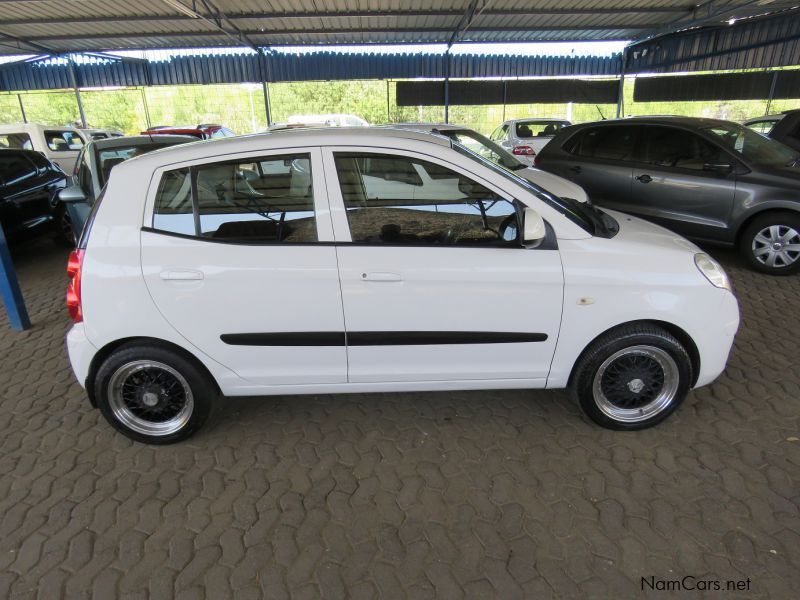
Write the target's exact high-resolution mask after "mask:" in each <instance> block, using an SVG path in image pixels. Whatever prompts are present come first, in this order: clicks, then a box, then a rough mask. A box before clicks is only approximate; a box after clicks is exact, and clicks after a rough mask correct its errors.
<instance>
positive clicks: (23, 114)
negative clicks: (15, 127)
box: [17, 94, 28, 123]
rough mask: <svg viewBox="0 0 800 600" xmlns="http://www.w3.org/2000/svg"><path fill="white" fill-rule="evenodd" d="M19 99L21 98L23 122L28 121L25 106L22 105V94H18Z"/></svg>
mask: <svg viewBox="0 0 800 600" xmlns="http://www.w3.org/2000/svg"><path fill="white" fill-rule="evenodd" d="M17 100H19V112H21V113H22V122H23V123H27V122H28V117H26V116H25V107H24V106H23V105H22V94H17Z"/></svg>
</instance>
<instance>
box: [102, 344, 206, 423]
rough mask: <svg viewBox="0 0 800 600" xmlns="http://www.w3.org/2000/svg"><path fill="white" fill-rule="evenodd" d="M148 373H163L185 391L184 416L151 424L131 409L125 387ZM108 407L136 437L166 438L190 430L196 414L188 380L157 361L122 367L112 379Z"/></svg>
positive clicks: (181, 413) (140, 362) (137, 361)
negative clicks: (145, 372) (131, 380)
mask: <svg viewBox="0 0 800 600" xmlns="http://www.w3.org/2000/svg"><path fill="white" fill-rule="evenodd" d="M145 369H161V370H162V371H165V372H167V373H169V374H170V375H172V376H173V377H175V379H176V380H177V381H178V383H179V384H180V385H181V387H182V388H183V393H184V395H185V402H184V405H183V407H182V408H181V410H180V412H179V413H178V414H177V415H175V416H174V417H172V418H171V419H168V420H166V421H148V420H147V419H143V418H142V417H139V416H138V415H136V414H134V413H133V411H131V409H130V408H129V407H128V405H127V403H126V402H125V400H124V399H123V397H122V386H123V385H124V383H125V381H126V380H127V379H128V378H129V377H130V376H131V375H133V374H134V373H138V372H139V371H142V370H145ZM108 404H109V407H110V408H111V412H112V413H113V415H114V418H115V419H117V421H118V422H119V423H120V424H122V425H124V426H125V427H127V428H128V429H130V430H131V431H134V432H136V433H139V434H142V435H146V436H149V437H164V436H168V435H172V434H174V433H176V432H178V431H180V430H181V429H183V427H185V426H186V424H187V423H188V422H189V419H190V418H191V417H192V413H193V412H194V396H193V395H192V389H191V387H189V383H188V382H187V381H186V378H185V377H184V376H183V375H181V374H180V373H179V372H178V371H177V370H175V369H174V368H173V367H171V366H169V365H167V364H165V363H162V362H158V361H155V360H134V361H131V362H128V363H125V364H124V365H122V366H120V367H119V368H118V369H117V370H116V371H114V373H113V374H112V375H111V378H110V379H109V382H108Z"/></svg>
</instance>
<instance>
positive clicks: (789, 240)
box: [750, 224, 800, 269]
mask: <svg viewBox="0 0 800 600" xmlns="http://www.w3.org/2000/svg"><path fill="white" fill-rule="evenodd" d="M750 248H751V250H752V252H753V257H754V258H755V259H756V260H757V261H758V262H760V263H761V264H762V265H766V266H767V267H771V268H773V269H780V268H785V267H789V266H791V265H793V264H794V263H795V262H796V261H797V260H798V258H800V232H798V231H797V230H796V229H795V228H794V227H791V226H789V225H780V224H777V225H770V226H769V227H764V228H763V229H762V230H761V231H759V232H758V233H756V235H755V237H753V241H752V243H751V245H750Z"/></svg>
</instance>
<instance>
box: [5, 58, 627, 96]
mask: <svg viewBox="0 0 800 600" xmlns="http://www.w3.org/2000/svg"><path fill="white" fill-rule="evenodd" d="M446 60H447V56H446V55H445V54H443V53H394V54H387V53H368V52H363V53H355V52H354V53H340V52H328V51H320V52H307V53H296V54H293V53H287V52H281V51H277V50H272V51H267V52H265V53H264V54H263V55H259V54H256V53H252V52H251V53H241V54H225V55H219V54H214V55H194V56H173V57H170V58H169V59H167V60H158V61H150V62H148V61H141V60H130V59H108V58H103V57H98V56H95V55H79V56H76V60H75V75H76V79H77V82H78V85H79V86H80V87H104V86H140V85H182V84H210V83H243V82H259V81H261V77H262V74H263V76H264V77H265V78H266V80H267V81H316V80H327V79H413V78H420V77H422V78H443V77H445V76H446V75H447V65H446V62H445V61H446ZM450 61H451V63H450V76H451V77H460V78H475V77H532V76H555V75H576V76H578V75H580V76H584V75H616V74H618V73H619V68H620V58H619V56H612V57H597V56H595V57H592V56H579V57H562V56H525V55H484V54H456V55H453V56H451V57H450ZM69 87H72V83H71V79H70V74H69V60H68V59H67V58H64V57H58V58H46V59H41V60H37V61H32V62H23V63H12V64H6V65H0V90H4V91H12V90H41V89H63V88H69Z"/></svg>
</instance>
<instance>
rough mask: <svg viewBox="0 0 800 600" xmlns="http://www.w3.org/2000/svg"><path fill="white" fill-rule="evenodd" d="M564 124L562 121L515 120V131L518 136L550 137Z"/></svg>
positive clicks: (564, 125)
mask: <svg viewBox="0 0 800 600" xmlns="http://www.w3.org/2000/svg"><path fill="white" fill-rule="evenodd" d="M566 125H567V124H566V123H564V122H563V121H517V124H516V129H515V131H516V135H517V137H518V138H533V137H551V136H554V135H555V134H557V133H558V132H559V130H560V129H561V128H562V127H566Z"/></svg>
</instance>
